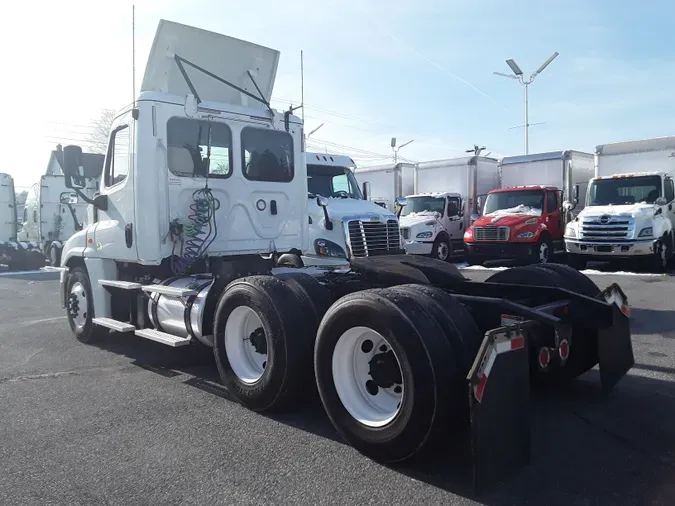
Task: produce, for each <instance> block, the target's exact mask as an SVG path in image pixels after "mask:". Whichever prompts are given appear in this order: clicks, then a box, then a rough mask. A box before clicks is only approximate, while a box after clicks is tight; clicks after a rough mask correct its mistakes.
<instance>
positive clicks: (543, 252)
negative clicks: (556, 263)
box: [539, 242, 549, 264]
mask: <svg viewBox="0 0 675 506" xmlns="http://www.w3.org/2000/svg"><path fill="white" fill-rule="evenodd" d="M548 254H549V251H548V244H546V243H545V242H542V243H541V245H540V246H539V262H541V263H542V264H545V263H546V262H548Z"/></svg>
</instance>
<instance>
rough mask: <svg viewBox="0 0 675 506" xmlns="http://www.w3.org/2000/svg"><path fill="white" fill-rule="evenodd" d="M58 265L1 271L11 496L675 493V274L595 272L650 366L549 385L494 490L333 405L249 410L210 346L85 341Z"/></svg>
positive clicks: (348, 499)
mask: <svg viewBox="0 0 675 506" xmlns="http://www.w3.org/2000/svg"><path fill="white" fill-rule="evenodd" d="M463 272H464V273H465V274H466V275H468V276H469V277H471V278H473V279H484V278H486V277H487V276H488V275H489V274H491V272H489V271H484V270H465V271H463ZM56 277H57V275H56V274H55V273H40V274H32V275H31V274H25V275H23V274H19V275H11V276H0V315H1V317H0V405H1V406H2V409H1V410H0V441H2V444H0V462H2V464H3V465H2V472H0V504H3V505H4V504H6V505H12V506H14V505H23V504H36V505H37V504H39V505H47V504H49V505H68V506H74V505H80V504H82V505H94V504H95V505H104V504H158V505H159V504H161V505H178V504H180V505H183V504H186V505H187V504H195V505H206V504H228V505H234V504H256V505H259V504H284V505H290V504H312V505H318V504H340V505H346V504H359V505H363V504H392V505H393V504H446V505H447V504H486V505H502V504H504V505H506V504H518V505H520V504H533V505H543V504H546V505H558V504H560V505H594V504H603V505H604V504H611V505H623V504H626V505H629V504H630V505H657V504H659V505H661V504H663V505H672V504H675V383H674V381H675V311H673V308H674V306H675V278H673V277H670V276H631V275H611V274H602V275H592V278H593V280H594V281H595V282H596V283H597V284H598V285H599V286H600V287H601V288H604V287H605V286H607V285H609V284H610V283H612V282H614V281H616V282H618V283H619V284H620V285H621V287H622V288H623V289H624V291H625V292H626V294H627V295H628V297H629V303H630V305H631V307H632V311H633V313H632V323H631V326H632V331H633V340H634V351H635V357H636V366H635V367H634V368H633V370H631V371H630V373H629V375H628V376H627V377H625V378H624V379H623V380H622V382H621V383H620V384H619V385H618V386H617V388H616V389H615V391H614V392H613V393H612V394H611V395H610V397H608V398H603V397H602V396H601V395H600V393H599V390H598V374H597V371H591V372H589V373H588V374H586V375H585V376H584V377H582V378H581V379H579V380H577V381H576V382H575V383H574V384H573V385H572V386H571V387H570V388H568V389H565V390H563V391H555V392H547V393H541V392H538V393H536V394H534V398H533V400H532V429H533V432H532V458H533V460H532V464H531V465H530V466H529V467H528V468H526V469H524V470H523V471H522V472H520V473H519V474H518V475H517V476H516V477H514V478H512V479H510V480H508V481H507V482H505V483H503V484H501V485H498V486H497V487H496V488H494V489H493V490H491V491H490V492H488V493H487V494H485V495H481V496H472V494H471V493H470V491H469V488H468V486H467V484H466V482H465V481H464V480H463V479H462V478H461V477H459V478H458V477H457V474H458V473H459V474H460V475H461V472H460V471H461V468H460V469H458V468H457V466H458V463H457V462H452V463H448V465H447V466H446V465H443V466H438V467H437V468H435V469H425V470H419V469H417V470H411V469H392V468H388V467H385V466H382V465H379V464H376V463H374V462H372V461H370V460H368V459H366V458H364V457H362V456H360V455H359V454H358V453H357V452H355V451H354V450H353V449H352V448H350V447H349V446H347V445H345V444H343V443H342V442H341V441H340V440H339V439H338V438H337V435H336V433H335V432H334V430H333V428H332V426H331V425H330V423H329V422H328V420H327V418H326V417H325V415H324V414H323V412H322V408H321V407H320V405H318V404H317V405H310V406H307V407H306V408H305V409H304V410H303V411H302V412H300V413H294V414H290V415H284V416H278V417H267V416H262V415H258V414H254V413H252V412H250V411H247V410H246V409H244V408H242V407H241V406H239V405H237V404H235V403H233V402H231V401H229V400H227V393H226V392H224V391H223V390H222V389H221V388H220V387H219V385H218V380H217V372H216V369H215V365H214V363H213V360H212V357H211V355H210V354H209V353H208V352H201V351H200V350H199V349H198V348H195V349H189V350H185V349H180V348H179V349H175V350H174V349H170V348H167V347H164V346H162V345H160V344H157V343H153V342H150V341H145V340H143V339H140V338H135V337H125V336H121V335H118V334H113V335H111V336H110V337H109V338H108V339H107V340H106V341H104V342H103V343H101V344H99V345H97V346H87V345H83V344H80V343H78V342H77V341H76V340H75V338H74V337H72V335H71V333H70V329H69V327H68V324H67V322H66V320H65V317H64V315H63V312H62V310H61V309H60V308H59V305H58V292H57V287H58V281H57V280H56Z"/></svg>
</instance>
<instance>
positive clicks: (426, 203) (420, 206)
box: [401, 196, 445, 217]
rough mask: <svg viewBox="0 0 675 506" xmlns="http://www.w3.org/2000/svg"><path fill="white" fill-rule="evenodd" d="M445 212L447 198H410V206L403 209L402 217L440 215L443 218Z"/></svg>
mask: <svg viewBox="0 0 675 506" xmlns="http://www.w3.org/2000/svg"><path fill="white" fill-rule="evenodd" d="M444 210H445V197H431V196H420V197H408V205H406V206H405V207H404V208H403V212H401V216H409V215H411V214H433V213H438V214H440V215H441V217H443V211H444Z"/></svg>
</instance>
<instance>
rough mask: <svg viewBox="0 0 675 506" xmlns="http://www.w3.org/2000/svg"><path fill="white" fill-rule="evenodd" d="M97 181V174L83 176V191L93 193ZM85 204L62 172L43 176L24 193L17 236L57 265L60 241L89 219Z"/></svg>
mask: <svg viewBox="0 0 675 506" xmlns="http://www.w3.org/2000/svg"><path fill="white" fill-rule="evenodd" d="M97 183H98V180H97V179H96V178H86V187H85V188H84V189H83V190H82V191H83V192H85V194H86V195H88V196H89V197H93V194H94V192H95V191H97V190H98V185H97ZM87 206H88V204H87V202H85V201H83V200H82V199H79V198H78V195H77V193H75V192H74V191H73V190H71V189H69V188H66V183H65V178H64V176H63V175H45V176H42V177H41V178H40V181H39V182H38V183H36V184H35V185H33V187H32V188H31V190H30V191H29V192H28V195H27V197H26V203H25V207H24V210H23V224H22V227H21V231H20V232H19V240H21V241H26V242H30V243H33V244H37V245H38V246H39V248H40V250H41V251H42V253H43V254H44V255H45V256H46V257H47V258H48V259H49V263H50V265H51V266H53V267H58V266H59V265H60V262H61V250H62V248H63V243H64V242H65V241H66V240H67V239H68V238H69V237H70V236H71V235H73V234H74V233H75V232H77V231H78V230H82V227H83V226H84V225H85V224H87V223H88V220H87ZM36 260H37V258H36Z"/></svg>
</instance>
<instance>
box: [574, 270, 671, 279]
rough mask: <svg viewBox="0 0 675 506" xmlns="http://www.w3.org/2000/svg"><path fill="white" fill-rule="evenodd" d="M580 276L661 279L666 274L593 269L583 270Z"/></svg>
mask: <svg viewBox="0 0 675 506" xmlns="http://www.w3.org/2000/svg"><path fill="white" fill-rule="evenodd" d="M579 272H581V273H582V274H586V275H589V274H591V275H593V276H651V277H662V276H667V275H668V274H655V273H653V272H627V271H597V270H595V269H584V270H583V271H579Z"/></svg>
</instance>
